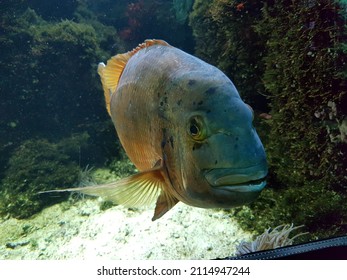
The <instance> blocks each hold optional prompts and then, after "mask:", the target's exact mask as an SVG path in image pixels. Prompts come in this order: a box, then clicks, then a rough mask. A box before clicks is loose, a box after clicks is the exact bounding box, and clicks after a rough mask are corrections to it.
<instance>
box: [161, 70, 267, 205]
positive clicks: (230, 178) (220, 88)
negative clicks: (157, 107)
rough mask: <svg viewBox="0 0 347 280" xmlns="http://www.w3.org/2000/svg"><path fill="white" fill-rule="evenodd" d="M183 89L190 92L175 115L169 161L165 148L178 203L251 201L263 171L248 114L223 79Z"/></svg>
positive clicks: (260, 150) (261, 151)
mask: <svg viewBox="0 0 347 280" xmlns="http://www.w3.org/2000/svg"><path fill="white" fill-rule="evenodd" d="M182 87H183V88H185V86H184V85H183V83H181V89H182ZM188 87H189V90H190V91H191V94H190V95H189V98H187V99H186V100H183V101H181V106H182V108H180V109H177V111H176V112H178V111H179V112H180V113H179V114H176V115H175V118H176V119H175V121H174V123H176V127H177V129H176V132H175V133H174V134H175V135H176V136H177V138H178V139H177V141H176V142H175V143H176V144H175V145H176V147H177V146H179V147H177V148H176V155H174V154H173V153H171V159H170V155H169V154H170V151H169V149H170V147H169V148H166V152H167V154H168V155H169V156H168V160H167V162H168V165H169V166H168V172H169V176H171V180H172V181H173V182H176V184H174V187H175V189H176V191H177V193H178V196H179V199H180V200H181V201H183V202H185V203H187V204H189V205H192V206H197V207H203V208H213V207H221V208H230V207H235V206H240V205H243V204H246V203H250V202H252V201H253V200H254V199H256V198H257V197H258V196H259V194H260V192H261V190H262V189H263V188H264V187H265V185H266V181H265V177H266V175H267V172H268V168H267V162H266V156H265V151H264V148H263V145H262V143H261V141H260V139H259V137H258V134H257V132H256V130H255V128H254V126H253V110H252V109H251V108H250V106H248V105H247V104H245V103H244V102H243V101H242V100H241V98H240V96H239V94H238V92H237V90H236V88H235V87H234V85H233V84H232V82H231V81H230V80H229V79H227V78H226V77H225V78H223V79H222V81H220V82H219V83H216V81H215V78H209V77H204V79H203V80H201V81H195V82H194V83H193V82H190V85H189V82H188V83H187V88H188ZM177 96H178V95H177ZM184 103H185V105H184ZM172 157H176V158H175V159H173V158H172ZM170 174H171V175H170Z"/></svg>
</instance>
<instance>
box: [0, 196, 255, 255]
mask: <svg viewBox="0 0 347 280" xmlns="http://www.w3.org/2000/svg"><path fill="white" fill-rule="evenodd" d="M99 205H100V201H98V200H96V199H94V200H92V199H85V200H81V201H78V202H76V203H74V204H68V203H62V204H57V205H54V206H51V207H49V208H46V209H44V210H43V211H42V212H41V213H39V214H37V215H35V216H34V217H32V218H30V219H26V220H17V219H13V218H11V219H6V220H3V221H0V259H2V260H20V259H25V260H39V259H44V260H92V259H104V260H147V259H155V260H169V259H214V258H223V257H227V256H232V255H234V253H235V248H236V245H237V244H238V243H239V242H240V241H241V240H250V239H251V233H249V232H244V231H243V230H241V229H240V227H239V226H238V224H237V222H236V221H235V219H233V217H232V215H231V214H230V213H227V212H226V211H223V210H215V209H200V208H194V207H190V206H187V205H184V204H182V203H179V204H177V205H176V206H175V207H174V208H173V209H172V210H170V211H169V212H168V213H167V214H165V215H164V216H163V217H162V218H160V219H159V220H156V221H154V222H152V221H151V218H152V216H153V211H154V210H153V209H151V210H134V209H127V208H124V207H122V206H115V207H112V208H110V209H108V210H105V211H102V210H100V206H99Z"/></svg>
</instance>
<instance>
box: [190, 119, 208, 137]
mask: <svg viewBox="0 0 347 280" xmlns="http://www.w3.org/2000/svg"><path fill="white" fill-rule="evenodd" d="M188 133H189V135H190V136H191V137H192V138H193V139H194V140H196V141H202V140H204V139H205V138H206V130H205V128H204V123H203V121H202V118H201V117H199V116H194V117H192V118H190V120H189V126H188Z"/></svg>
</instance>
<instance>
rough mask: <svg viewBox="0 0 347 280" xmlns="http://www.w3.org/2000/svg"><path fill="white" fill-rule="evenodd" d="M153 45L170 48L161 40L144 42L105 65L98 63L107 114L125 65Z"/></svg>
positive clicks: (116, 56)
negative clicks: (138, 53) (135, 55)
mask: <svg viewBox="0 0 347 280" xmlns="http://www.w3.org/2000/svg"><path fill="white" fill-rule="evenodd" d="M153 45H163V46H170V45H169V44H168V43H166V42H165V41H163V40H155V39H153V40H146V41H145V42H144V43H142V44H139V45H138V46H137V47H136V48H135V49H133V50H132V51H130V52H127V53H122V54H117V55H115V56H112V57H111V58H110V59H109V60H108V61H107V64H106V65H105V64H104V63H99V66H98V73H99V75H100V77H101V83H102V87H103V89H104V94H105V102H106V109H107V112H108V113H109V114H110V115H111V111H110V101H111V96H112V94H113V93H114V92H115V91H116V88H117V85H118V82H119V79H120V76H121V75H122V73H123V70H124V68H125V65H126V64H127V62H128V61H129V59H130V58H131V57H132V56H133V55H134V54H136V53H137V52H138V51H139V50H142V49H145V48H148V47H150V46H153Z"/></svg>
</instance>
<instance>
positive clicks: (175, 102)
mask: <svg viewBox="0 0 347 280" xmlns="http://www.w3.org/2000/svg"><path fill="white" fill-rule="evenodd" d="M98 72H99V74H100V76H101V81H102V84H103V89H104V94H105V100H106V107H107V110H108V112H109V114H110V116H111V118H112V121H113V123H114V125H115V128H116V131H117V134H118V137H119V139H120V142H121V144H122V146H123V147H124V149H125V151H126V153H127V155H128V156H129V158H130V160H131V161H132V162H133V163H134V165H135V166H136V168H137V169H138V170H139V173H138V174H135V175H133V176H130V177H128V178H124V179H122V180H120V181H118V182H114V183H111V184H106V185H101V186H96V187H87V188H84V189H83V190H82V189H81V191H82V192H84V193H87V194H91V195H98V196H102V197H104V198H105V199H108V200H112V201H114V202H116V203H118V204H124V205H127V206H140V205H147V204H150V203H153V202H156V208H155V213H154V217H153V220H155V219H157V218H160V217H161V216H162V215H163V214H165V213H166V212H167V211H168V210H170V209H171V208H172V207H173V206H174V205H175V204H176V203H177V202H178V201H182V202H184V203H186V204H188V205H191V206H195V207H202V208H215V207H217V208H230V207H234V206H240V205H243V204H245V203H249V202H251V201H253V200H254V199H256V198H257V197H258V195H259V193H260V192H261V190H262V189H263V188H264V186H265V184H266V183H265V179H264V178H265V176H266V175H267V163H266V156H265V152H264V148H263V145H262V143H261V141H260V139H259V137H258V135H257V133H256V131H255V129H254V127H253V125H252V120H253V111H252V109H251V108H250V107H249V106H248V105H247V104H245V103H244V102H243V101H242V100H241V98H240V96H239V94H238V92H237V90H236V88H235V86H234V85H233V83H232V82H231V81H230V80H229V78H228V77H227V76H226V75H225V74H223V73H222V72H221V71H220V70H218V69H217V68H216V67H214V66H212V65H209V64H207V63H205V62H203V61H202V60H200V59H198V58H196V57H194V56H192V55H189V54H187V53H185V52H183V51H182V50H179V49H177V48H174V47H172V46H170V45H169V44H167V43H166V42H164V41H161V40H147V41H145V43H143V44H141V45H139V47H138V48H136V49H134V50H133V51H131V52H128V53H125V54H120V55H117V56H114V57H112V58H111V59H110V60H109V61H108V62H107V65H104V64H103V63H100V64H99V68H98Z"/></svg>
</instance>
